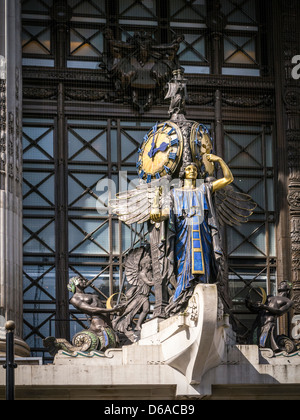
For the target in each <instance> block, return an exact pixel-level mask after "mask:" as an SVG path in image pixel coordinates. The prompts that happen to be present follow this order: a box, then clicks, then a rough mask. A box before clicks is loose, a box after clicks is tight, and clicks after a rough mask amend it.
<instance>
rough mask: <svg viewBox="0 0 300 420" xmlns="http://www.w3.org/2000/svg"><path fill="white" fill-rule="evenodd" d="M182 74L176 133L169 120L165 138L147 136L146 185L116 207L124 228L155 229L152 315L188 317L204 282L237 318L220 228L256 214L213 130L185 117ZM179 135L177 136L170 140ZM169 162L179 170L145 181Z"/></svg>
mask: <svg viewBox="0 0 300 420" xmlns="http://www.w3.org/2000/svg"><path fill="white" fill-rule="evenodd" d="M183 73H184V71H183V69H182V68H180V69H178V70H175V71H173V78H172V80H171V82H170V83H169V84H168V87H169V89H168V93H167V98H170V99H171V105H170V108H169V114H170V121H171V122H172V124H173V125H171V127H172V129H171V130H170V131H169V129H170V128H169V126H168V124H169V123H170V121H169V122H165V124H161V126H162V128H161V130H160V134H157V125H156V126H155V128H154V129H153V130H152V132H151V133H150V134H149V136H150V137H149V136H148V135H147V136H146V140H145V142H146V146H145V145H144V147H143V146H141V149H140V150H141V153H140V154H139V161H138V164H137V166H139V168H140V169H139V170H140V172H139V175H140V178H141V181H140V185H138V186H137V187H136V188H135V189H133V190H130V191H125V192H121V193H119V194H117V196H116V198H115V199H113V200H111V201H110V203H109V205H110V208H111V211H112V213H115V214H116V215H117V216H118V218H119V219H120V220H121V221H122V222H124V223H126V224H128V225H131V224H134V223H147V224H148V232H149V238H150V239H149V242H150V254H151V262H152V275H153V282H154V290H155V305H154V315H153V316H160V317H169V316H171V315H175V314H176V313H178V312H180V311H181V310H183V309H184V308H185V306H186V305H187V303H188V300H189V298H190V297H191V296H192V293H193V291H194V288H195V286H196V285H197V283H199V282H202V283H216V284H217V286H218V290H219V295H220V297H221V299H222V302H223V304H224V309H225V310H226V311H227V312H228V313H230V307H231V302H230V299H229V296H228V287H227V285H228V281H227V274H226V272H227V270H226V264H225V257H224V253H223V246H222V234H221V226H223V225H230V226H235V225H239V224H242V223H246V222H247V221H248V218H249V217H250V216H251V214H252V213H253V211H254V209H255V208H256V203H254V201H253V200H252V198H251V197H250V196H249V195H248V194H244V193H241V192H238V191H236V190H235V189H234V188H233V187H232V186H231V185H230V184H231V183H232V182H233V180H234V178H233V175H232V173H231V170H230V169H229V167H228V166H227V164H226V163H225V162H224V160H223V159H222V158H221V157H219V156H217V155H215V154H213V153H212V152H213V141H212V139H211V137H210V136H209V134H208V130H207V128H206V127H205V126H203V124H198V123H196V122H195V121H189V120H187V119H186V118H185V113H186V112H185V103H186V97H187V92H186V80H185V79H184V77H183ZM166 126H168V128H167V130H166V133H165V134H164V128H165V127H166ZM174 127H176V129H175V128H174ZM174 131H176V134H175V135H174V137H170V138H169V137H168V136H170V135H171V134H173V133H174ZM149 139H150V140H149ZM162 139H163V141H164V143H161V144H160V147H157V144H156V142H161V141H162ZM149 142H150V143H151V149H150V151H149V152H148V149H149V147H150V143H149ZM148 143H149V145H148ZM162 144H163V146H164V147H161V146H162ZM174 144H181V145H182V154H179V155H178V154H177V153H179V152H178V150H179V149H178V150H177V153H174V151H173V149H172V146H173V145H174ZM168 147H169V148H171V150H170V151H168ZM180 150H181V149H180ZM147 152H148V153H147ZM166 156H168V159H169V160H170V159H171V160H172V159H175V162H177V166H176V165H175V167H174V169H173V170H172V171H171V170H170V167H171V166H172V165H170V167H167V168H166V166H164V168H165V169H166V175H164V171H162V172H155V171H154V172H155V173H150V174H149V173H148V175H147V177H146V179H147V182H144V180H143V176H141V174H144V173H145V171H147V170H148V169H149V168H151V167H152V166H154V167H155V168H156V170H158V168H160V166H161V165H162V164H161V162H165V161H166V160H165V159H166ZM177 156H178V159H177ZM151 159H152V160H151ZM176 159H177V160H176ZM216 165H218V166H219V167H220V172H222V173H223V176H221V177H220V178H218V179H217V178H215V177H214V175H215V174H216V173H217V171H216V167H215V166H216ZM141 168H142V169H143V170H141ZM175 176H177V177H178V179H177V181H176V179H175ZM150 181H151V182H150Z"/></svg>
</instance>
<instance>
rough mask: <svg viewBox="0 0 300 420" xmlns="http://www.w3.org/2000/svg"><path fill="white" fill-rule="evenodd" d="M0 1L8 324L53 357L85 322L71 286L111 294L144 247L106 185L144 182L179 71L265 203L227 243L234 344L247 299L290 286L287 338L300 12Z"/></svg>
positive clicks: (200, 113)
mask: <svg viewBox="0 0 300 420" xmlns="http://www.w3.org/2000/svg"><path fill="white" fill-rule="evenodd" d="M0 5H1V6H0V20H1V25H0V28H1V29H0V31H1V33H0V60H1V61H0V65H1V68H0V70H1V78H0V82H1V90H0V95H1V97H0V104H1V109H0V112H1V114H0V117H1V120H0V129H1V143H0V147H1V150H0V151H1V155H0V165H1V166H0V193H1V203H0V244H1V248H0V299H1V304H0V314H1V315H2V316H3V317H5V318H6V319H11V318H12V319H14V320H15V321H16V324H17V334H18V335H19V336H20V337H22V338H23V340H24V349H25V350H24V352H25V353H26V351H27V352H28V349H27V346H29V348H30V352H31V355H32V356H39V357H43V359H44V361H45V362H47V361H49V360H50V357H49V354H47V353H46V351H45V349H44V348H43V344H42V340H43V339H44V338H45V337H47V336H51V335H55V336H56V337H64V338H66V339H69V338H70V336H72V335H74V333H75V332H77V331H78V329H79V328H80V329H81V328H82V326H84V325H85V324H86V320H85V318H83V317H82V315H81V314H79V313H77V312H76V311H75V310H74V308H72V307H71V306H70V305H69V292H68V290H67V287H66V286H67V283H68V280H69V278H70V277H72V276H74V275H82V276H84V277H85V278H87V279H88V280H91V279H94V278H95V281H94V286H95V287H96V288H97V290H98V291H100V293H101V294H102V296H103V299H107V298H108V297H109V296H111V295H112V294H113V293H115V292H117V291H118V290H119V288H120V285H121V283H122V277H123V262H124V255H125V254H126V252H127V251H128V250H129V249H131V248H132V247H133V246H135V245H137V244H138V243H144V242H145V241H147V228H146V226H140V225H137V226H135V227H132V228H131V229H130V228H129V227H128V226H126V225H125V224H123V223H121V222H120V221H119V220H118V219H117V218H116V217H115V216H114V215H113V214H110V213H109V211H107V210H106V208H107V203H108V199H109V198H110V197H109V194H108V193H107V179H109V180H112V181H113V185H116V191H119V190H124V189H126V188H127V186H128V184H130V183H134V182H136V180H137V170H136V169H137V168H136V161H137V152H138V148H139V146H140V144H141V142H142V140H143V137H144V135H145V133H147V132H148V131H149V129H150V127H152V126H153V125H154V124H155V122H156V121H164V120H166V119H167V117H168V102H167V101H165V100H164V84H165V82H166V81H167V77H168V75H170V74H171V73H170V71H172V69H175V67H176V66H178V65H180V66H181V67H183V68H184V69H185V77H186V79H187V87H188V94H189V100H188V103H187V107H186V108H187V114H188V118H189V119H193V120H196V121H198V122H200V123H202V124H205V125H206V126H207V127H209V129H210V131H211V135H212V137H213V139H214V148H215V151H216V154H218V155H220V156H222V157H223V159H224V160H225V161H226V162H227V164H228V165H229V167H230V168H231V170H232V172H233V175H234V177H235V181H234V187H235V188H236V189H237V190H238V191H240V192H245V193H247V194H250V195H251V196H252V198H253V200H254V201H255V202H256V203H257V207H256V210H255V212H254V214H253V215H252V216H251V219H250V220H249V222H248V223H247V224H246V225H244V226H242V227H238V228H236V227H227V228H226V230H224V232H223V236H224V238H225V250H226V256H227V262H228V267H227V269H228V277H229V294H230V297H231V300H232V304H233V306H232V310H233V313H234V314H235V315H236V317H237V319H238V320H239V322H240V330H239V337H238V339H239V341H240V343H242V344H243V343H247V342H249V331H250V329H251V326H252V323H253V321H254V315H253V314H251V313H250V312H249V311H248V310H247V308H246V306H245V298H246V297H247V295H248V293H249V291H250V290H251V289H254V288H259V287H261V288H263V289H264V290H265V291H266V293H267V294H276V291H277V286H278V284H279V283H280V282H281V281H282V280H288V281H289V282H290V283H291V285H292V298H293V300H294V310H293V314H291V316H289V317H284V318H283V319H281V321H280V325H279V330H280V331H281V332H282V333H285V334H290V331H291V328H292V325H293V324H292V315H297V314H300V280H299V270H300V266H299V260H300V255H299V252H300V251H299V241H300V239H299V230H300V205H299V188H300V175H299V162H300V156H299V144H298V143H299V136H300V119H299V113H300V99H299V98H300V88H299V83H300V80H299V79H298V77H297V76H298V74H297V73H298V72H297V64H298V62H299V61H300V60H299V61H297V56H299V55H300V41H299V39H300V35H299V25H298V24H297V23H298V22H299V21H300V16H299V14H300V8H299V2H297V1H296V0H290V1H285V2H284V1H281V0H272V1H271V0H264V1H257V0H220V1H218V0H213V1H212V0H210V1H208V0H101V1H100V0H98V1H96V0H85V1H83V0H65V1H64V0H60V1H56V0H23V1H22V2H21V1H18V0H15V1H8V0H0ZM163 51H164V54H166V53H165V51H168V59H167V60H166V59H165V58H164V59H162V52H163ZM164 57H165V56H164ZM120 62H122V63H123V64H122V66H121V68H118V65H117V64H118V63H120ZM124 63H125V64H124ZM155 66H157V67H158V68H159V71H156V77H154V76H153V74H154V68H156V67H155ZM174 66H175V67H174ZM132 69H134V71H135V72H136V73H137V74H138V76H137V79H136V80H132V79H130V78H129V76H128V74H129V73H130V71H132ZM299 74H300V71H299ZM22 223H23V233H22V232H21V224H22ZM25 353H24V354H25Z"/></svg>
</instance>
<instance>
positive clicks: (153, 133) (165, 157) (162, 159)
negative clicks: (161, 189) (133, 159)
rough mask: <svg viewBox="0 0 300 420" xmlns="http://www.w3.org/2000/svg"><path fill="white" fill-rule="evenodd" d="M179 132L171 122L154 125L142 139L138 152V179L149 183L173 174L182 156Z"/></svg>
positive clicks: (181, 139) (181, 141) (181, 140)
mask: <svg viewBox="0 0 300 420" xmlns="http://www.w3.org/2000/svg"><path fill="white" fill-rule="evenodd" d="M182 148H183V138H182V133H181V130H180V129H179V128H178V126H177V125H176V124H174V123H172V122H171V121H167V122H165V123H162V124H158V123H157V124H156V125H155V126H154V127H153V128H152V129H151V130H150V131H149V133H148V134H146V136H145V137H144V141H143V143H142V145H141V147H140V149H139V151H138V153H139V157H138V162H137V169H138V173H139V177H140V178H141V179H144V180H146V181H147V182H151V180H152V179H159V178H161V177H163V176H165V175H168V174H173V173H174V171H175V170H176V168H177V166H178V163H179V161H180V158H181V155H182Z"/></svg>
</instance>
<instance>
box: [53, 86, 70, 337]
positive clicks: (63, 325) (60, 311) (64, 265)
mask: <svg viewBox="0 0 300 420" xmlns="http://www.w3.org/2000/svg"><path fill="white" fill-rule="evenodd" d="M55 140H56V141H55V149H56V150H55V219H56V224H55V243H56V247H55V250H56V255H55V260H56V323H55V331H56V337H61V338H67V339H68V338H69V323H68V322H67V319H68V317H69V305H68V291H67V283H68V201H67V197H68V188H67V177H68V174H67V133H66V124H65V116H64V85H63V83H59V86H58V117H57V124H56V136H55Z"/></svg>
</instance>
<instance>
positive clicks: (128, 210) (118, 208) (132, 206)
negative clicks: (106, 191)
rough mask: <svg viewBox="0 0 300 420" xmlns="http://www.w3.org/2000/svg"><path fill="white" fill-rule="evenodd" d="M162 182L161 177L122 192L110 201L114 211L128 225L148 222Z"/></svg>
mask: <svg viewBox="0 0 300 420" xmlns="http://www.w3.org/2000/svg"><path fill="white" fill-rule="evenodd" d="M162 184H163V181H162V180H160V179H159V180H155V181H152V182H151V183H149V184H141V185H138V186H137V187H136V188H135V189H133V190H129V191H124V192H120V193H119V194H117V195H116V198H115V199H113V200H110V202H109V207H110V209H111V211H112V213H114V214H116V215H117V216H118V218H119V219H120V220H121V221H122V222H124V223H126V224H127V225H131V224H133V223H144V222H146V221H147V220H149V218H150V212H151V208H152V206H153V202H154V198H155V195H156V191H157V188H159V187H160V186H161V185H162Z"/></svg>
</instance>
